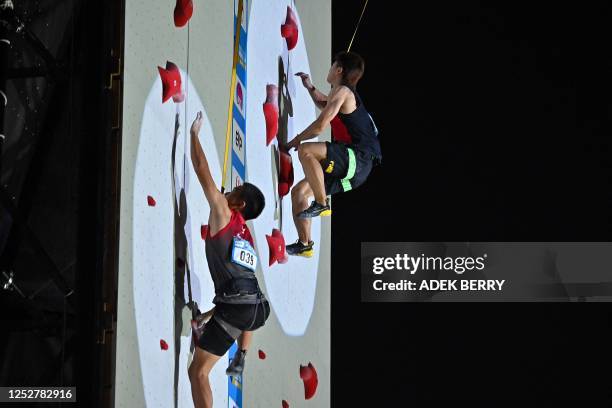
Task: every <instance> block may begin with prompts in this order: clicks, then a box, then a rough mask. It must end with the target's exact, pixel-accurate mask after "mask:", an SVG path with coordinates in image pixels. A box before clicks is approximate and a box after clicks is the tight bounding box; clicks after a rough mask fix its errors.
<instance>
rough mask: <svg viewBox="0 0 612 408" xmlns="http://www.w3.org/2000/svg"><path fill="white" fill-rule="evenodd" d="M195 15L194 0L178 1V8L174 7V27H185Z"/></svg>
mask: <svg viewBox="0 0 612 408" xmlns="http://www.w3.org/2000/svg"><path fill="white" fill-rule="evenodd" d="M192 15H193V1H192V0H176V6H174V25H175V26H177V27H183V26H184V25H185V24H187V22H188V21H189V19H190V18H191V16H192Z"/></svg>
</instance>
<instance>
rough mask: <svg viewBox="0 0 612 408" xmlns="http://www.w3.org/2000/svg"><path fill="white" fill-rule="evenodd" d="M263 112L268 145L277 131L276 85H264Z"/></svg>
mask: <svg viewBox="0 0 612 408" xmlns="http://www.w3.org/2000/svg"><path fill="white" fill-rule="evenodd" d="M263 112H264V117H265V119H266V146H268V145H269V144H270V142H272V140H274V138H275V137H276V134H277V133H278V87H277V86H276V85H272V84H269V85H266V101H265V102H264V104H263Z"/></svg>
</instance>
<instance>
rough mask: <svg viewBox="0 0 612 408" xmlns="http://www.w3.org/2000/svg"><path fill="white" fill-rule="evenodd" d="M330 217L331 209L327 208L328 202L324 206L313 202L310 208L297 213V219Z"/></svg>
mask: <svg viewBox="0 0 612 408" xmlns="http://www.w3.org/2000/svg"><path fill="white" fill-rule="evenodd" d="M328 215H331V207H330V206H329V200H327V202H326V204H325V205H322V204H319V203H317V202H316V201H313V202H312V204H310V207H308V208H307V209H305V210H304V211H302V212H301V213H299V214H298V215H297V216H298V218H313V217H318V216H321V217H326V216H328Z"/></svg>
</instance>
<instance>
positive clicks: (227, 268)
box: [189, 112, 270, 408]
mask: <svg viewBox="0 0 612 408" xmlns="http://www.w3.org/2000/svg"><path fill="white" fill-rule="evenodd" d="M201 125H202V113H201V112H199V113H198V114H197V116H196V119H195V120H194V122H193V124H192V125H191V160H192V162H193V167H194V169H195V172H196V174H197V176H198V179H199V180H200V184H201V185H202V189H203V190H204V195H205V196H206V200H207V201H208V203H209V205H210V215H209V218H208V232H207V234H206V239H205V250H206V260H207V262H208V269H209V270H210V275H211V277H212V280H213V283H214V286H215V298H214V299H213V303H214V304H215V307H214V309H213V310H212V317H211V318H210V320H208V322H207V323H206V325H205V326H204V329H203V332H202V335H201V336H200V337H199V339H198V347H196V349H195V352H194V356H193V361H192V362H191V365H190V366H189V380H190V381H191V394H192V396H193V402H194V405H195V406H196V408H200V407H212V391H211V389H210V383H209V381H208V374H209V373H210V370H211V369H212V367H213V366H214V365H215V363H216V362H217V361H218V360H219V358H221V357H222V356H223V355H224V354H225V353H226V352H227V350H228V349H229V348H230V347H231V345H232V344H233V343H234V340H236V339H238V351H237V352H236V355H235V356H234V358H233V360H232V361H231V363H230V365H229V367H228V368H227V371H226V373H227V374H228V375H233V376H237V375H240V374H241V373H242V371H243V369H244V360H245V355H246V352H247V349H248V347H249V344H250V343H251V339H252V336H253V330H255V329H258V328H259V327H261V326H263V325H264V323H265V322H266V320H267V318H268V316H269V314H270V306H269V304H268V301H267V300H266V298H265V296H264V294H263V293H262V292H261V290H260V288H259V284H258V283H257V278H256V277H255V269H256V267H257V255H256V253H255V250H254V249H253V238H252V237H251V233H250V231H249V229H248V227H247V225H246V221H245V220H250V219H253V218H256V217H257V216H259V214H261V212H262V210H263V208H264V205H265V198H264V195H263V194H262V192H261V191H260V190H259V189H258V188H257V187H255V186H254V185H252V184H250V183H244V184H243V185H241V186H238V187H236V188H234V189H233V190H232V191H231V192H230V193H227V194H222V193H221V192H220V191H219V189H217V186H216V185H215V182H214V181H213V178H212V175H211V173H210V169H209V168H208V161H207V160H206V156H205V155H204V151H203V150H202V146H201V145H200V141H199V139H198V134H199V133H200V127H201Z"/></svg>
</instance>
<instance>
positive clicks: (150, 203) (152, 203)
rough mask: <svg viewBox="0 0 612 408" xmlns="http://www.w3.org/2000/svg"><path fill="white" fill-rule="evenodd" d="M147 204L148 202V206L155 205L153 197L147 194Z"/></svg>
mask: <svg viewBox="0 0 612 408" xmlns="http://www.w3.org/2000/svg"><path fill="white" fill-rule="evenodd" d="M147 204H149V207H155V204H156V202H155V199H154V198H153V197H151V196H147Z"/></svg>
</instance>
